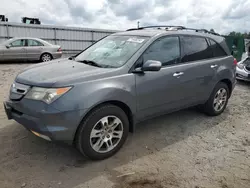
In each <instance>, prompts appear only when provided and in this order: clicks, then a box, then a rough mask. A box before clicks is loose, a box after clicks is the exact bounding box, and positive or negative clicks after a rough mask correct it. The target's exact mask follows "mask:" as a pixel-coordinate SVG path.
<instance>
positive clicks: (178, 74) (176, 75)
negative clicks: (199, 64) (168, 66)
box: [173, 72, 184, 77]
mask: <svg viewBox="0 0 250 188" xmlns="http://www.w3.org/2000/svg"><path fill="white" fill-rule="evenodd" d="M183 74H184V72H176V73H174V74H173V76H174V77H178V76H181V75H183Z"/></svg>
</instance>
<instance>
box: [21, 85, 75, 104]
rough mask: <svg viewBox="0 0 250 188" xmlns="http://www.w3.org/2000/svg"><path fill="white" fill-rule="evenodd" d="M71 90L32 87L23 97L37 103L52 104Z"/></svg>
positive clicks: (67, 88) (66, 88)
mask: <svg viewBox="0 0 250 188" xmlns="http://www.w3.org/2000/svg"><path fill="white" fill-rule="evenodd" d="M70 89H71V87H64V88H41V87H33V88H32V89H31V90H30V91H29V92H28V93H27V95H26V96H25V98H26V99H33V100H38V101H44V102H45V103H47V104H50V103H52V102H53V101H55V100H56V99H58V98H59V97H60V96H62V95H63V94H65V93H66V92H68V91H69V90H70Z"/></svg>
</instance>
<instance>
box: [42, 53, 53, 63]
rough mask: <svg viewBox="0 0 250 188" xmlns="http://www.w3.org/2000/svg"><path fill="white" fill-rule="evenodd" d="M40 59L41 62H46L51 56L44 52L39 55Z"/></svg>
mask: <svg viewBox="0 0 250 188" xmlns="http://www.w3.org/2000/svg"><path fill="white" fill-rule="evenodd" d="M40 60H41V61H42V62H48V61H51V60H52V56H51V55H50V54H49V53H44V54H42V55H41V58H40Z"/></svg>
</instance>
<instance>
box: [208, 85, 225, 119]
mask: <svg viewBox="0 0 250 188" xmlns="http://www.w3.org/2000/svg"><path fill="white" fill-rule="evenodd" d="M228 98H229V89H228V86H227V84H225V83H224V82H219V83H218V84H217V85H216V86H215V88H214V90H213V92H212V94H211V95H210V97H209V99H208V101H207V102H206V103H205V105H204V106H203V109H204V112H205V113H206V114H207V115H210V116H217V115H220V114H221V113H222V112H223V111H224V110H225V108H226V106H227V103H228Z"/></svg>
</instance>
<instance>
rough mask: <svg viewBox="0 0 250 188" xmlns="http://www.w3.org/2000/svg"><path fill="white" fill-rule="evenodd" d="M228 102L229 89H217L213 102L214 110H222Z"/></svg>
mask: <svg viewBox="0 0 250 188" xmlns="http://www.w3.org/2000/svg"><path fill="white" fill-rule="evenodd" d="M226 102H227V91H226V89H224V88H221V89H219V90H218V91H217V93H216V94H215V97H214V103H213V106H214V110H215V111H216V112H219V111H221V110H222V109H223V108H224V106H225V105H226Z"/></svg>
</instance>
